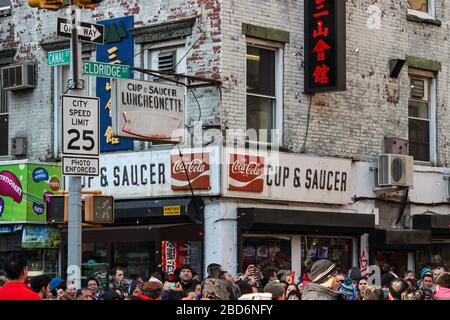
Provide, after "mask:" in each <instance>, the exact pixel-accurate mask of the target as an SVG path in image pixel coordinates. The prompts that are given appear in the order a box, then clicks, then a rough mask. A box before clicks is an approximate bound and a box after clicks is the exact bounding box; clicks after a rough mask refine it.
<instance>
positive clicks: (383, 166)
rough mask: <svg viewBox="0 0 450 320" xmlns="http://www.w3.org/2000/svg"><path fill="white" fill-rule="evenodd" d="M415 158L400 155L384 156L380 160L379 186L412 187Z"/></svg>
mask: <svg viewBox="0 0 450 320" xmlns="http://www.w3.org/2000/svg"><path fill="white" fill-rule="evenodd" d="M413 166H414V158H413V157H411V156H405V155H399V154H382V155H380V156H379V158H378V185H379V186H399V187H412V186H413V185H414V179H413V173H414V168H413Z"/></svg>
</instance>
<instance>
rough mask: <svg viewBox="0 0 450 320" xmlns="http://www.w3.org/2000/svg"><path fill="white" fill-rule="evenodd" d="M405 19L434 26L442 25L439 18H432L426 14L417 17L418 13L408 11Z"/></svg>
mask: <svg viewBox="0 0 450 320" xmlns="http://www.w3.org/2000/svg"><path fill="white" fill-rule="evenodd" d="M406 20H408V21H412V22H418V23H427V24H431V25H434V26H438V27H440V26H441V25H442V22H441V20H438V19H436V18H433V17H432V16H428V17H427V18H424V17H419V16H418V15H415V14H412V13H408V14H407V15H406Z"/></svg>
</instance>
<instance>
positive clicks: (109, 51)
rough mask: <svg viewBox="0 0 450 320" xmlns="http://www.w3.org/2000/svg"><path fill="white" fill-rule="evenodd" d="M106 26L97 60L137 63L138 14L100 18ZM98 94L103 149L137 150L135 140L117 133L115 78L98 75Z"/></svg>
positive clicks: (98, 48) (128, 64) (122, 63)
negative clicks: (135, 32) (135, 34)
mask: <svg viewBox="0 0 450 320" xmlns="http://www.w3.org/2000/svg"><path fill="white" fill-rule="evenodd" d="M99 23H100V24H102V25H104V26H105V44H103V45H97V50H96V51H97V62H102V63H108V64H109V63H110V64H118V65H127V66H130V67H132V66H133V65H134V38H133V35H131V34H130V33H129V32H128V30H130V29H132V28H134V17H133V16H132V15H131V16H128V17H122V18H117V19H109V20H104V21H99ZM96 84H97V97H99V99H100V152H105V151H115V150H130V149H133V140H130V139H123V138H119V137H117V136H114V135H113V129H112V110H113V109H112V103H111V79H110V78H104V77H101V76H97V83H96Z"/></svg>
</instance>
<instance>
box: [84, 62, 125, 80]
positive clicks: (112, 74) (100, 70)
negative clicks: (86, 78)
mask: <svg viewBox="0 0 450 320" xmlns="http://www.w3.org/2000/svg"><path fill="white" fill-rule="evenodd" d="M130 71H131V70H130V66H126V65H118V64H111V63H100V62H93V61H85V62H84V74H88V75H91V76H97V77H104V78H121V79H129V78H130V73H131V72H130Z"/></svg>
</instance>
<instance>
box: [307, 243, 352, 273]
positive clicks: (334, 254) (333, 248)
mask: <svg viewBox="0 0 450 320" xmlns="http://www.w3.org/2000/svg"><path fill="white" fill-rule="evenodd" d="M352 254H353V240H352V239H351V238H336V237H333V238H331V237H330V238H328V237H316V236H302V237H301V258H302V268H305V267H307V266H311V265H312V264H313V263H314V262H315V261H317V260H320V259H329V260H331V261H333V262H334V263H335V264H336V266H337V269H338V270H339V271H340V272H347V271H348V270H350V269H351V268H352Z"/></svg>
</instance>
